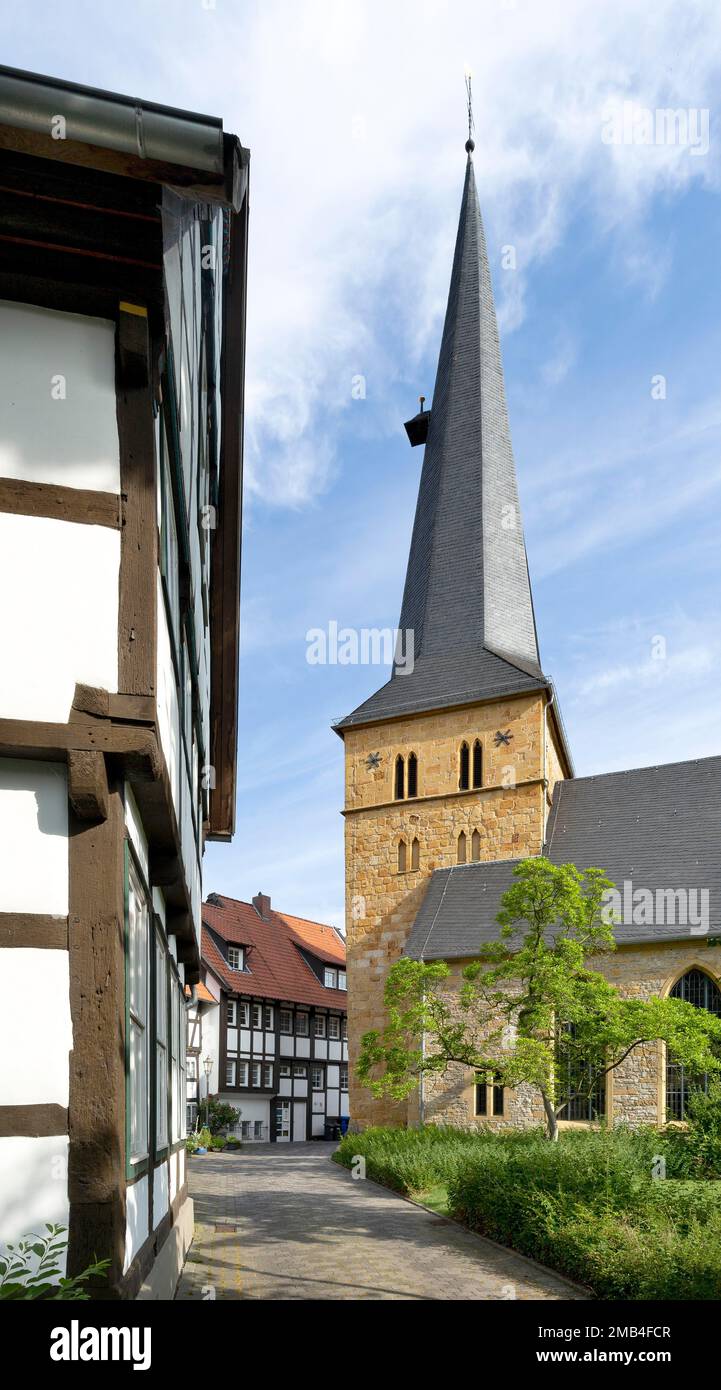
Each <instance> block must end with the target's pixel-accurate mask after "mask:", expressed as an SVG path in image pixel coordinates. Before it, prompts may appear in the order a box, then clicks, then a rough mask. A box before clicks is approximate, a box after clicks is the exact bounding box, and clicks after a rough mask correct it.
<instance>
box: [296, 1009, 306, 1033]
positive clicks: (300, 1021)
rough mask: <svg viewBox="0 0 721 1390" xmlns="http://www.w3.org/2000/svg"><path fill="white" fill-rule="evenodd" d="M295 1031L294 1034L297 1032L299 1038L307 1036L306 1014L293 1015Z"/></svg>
mask: <svg viewBox="0 0 721 1390" xmlns="http://www.w3.org/2000/svg"><path fill="white" fill-rule="evenodd" d="M295 1031H296V1034H297V1036H298V1037H299V1038H307V1036H308V1015H307V1014H296V1016H295Z"/></svg>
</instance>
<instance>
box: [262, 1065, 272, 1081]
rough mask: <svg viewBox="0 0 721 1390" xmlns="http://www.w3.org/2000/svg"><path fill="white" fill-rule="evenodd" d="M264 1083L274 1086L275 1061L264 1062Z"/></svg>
mask: <svg viewBox="0 0 721 1390" xmlns="http://www.w3.org/2000/svg"><path fill="white" fill-rule="evenodd" d="M263 1085H264V1086H272V1085H273V1063H272V1062H264V1063H263Z"/></svg>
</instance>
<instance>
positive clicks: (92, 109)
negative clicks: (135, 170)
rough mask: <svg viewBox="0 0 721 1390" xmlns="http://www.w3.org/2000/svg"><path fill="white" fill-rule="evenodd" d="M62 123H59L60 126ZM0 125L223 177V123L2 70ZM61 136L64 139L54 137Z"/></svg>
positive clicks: (27, 73) (10, 69)
mask: <svg viewBox="0 0 721 1390" xmlns="http://www.w3.org/2000/svg"><path fill="white" fill-rule="evenodd" d="M61 121H62V122H63V123H64V124H62V125H61V124H60V122H61ZM0 124H2V125H9V126H14V127H17V128H19V129H24V130H31V131H34V132H35V133H36V134H38V135H51V136H52V137H53V138H54V139H56V140H58V139H62V140H76V141H78V142H79V143H81V144H84V145H99V146H101V147H102V148H104V149H110V150H117V151H119V152H120V153H123V154H132V155H136V156H137V157H139V158H140V159H156V160H159V161H162V162H164V163H167V164H182V165H184V166H186V167H187V166H190V167H191V168H193V169H203V170H205V171H206V172H207V173H213V174H217V175H219V176H220V177H222V175H223V172H224V169H225V159H224V151H223V123H222V121H220V120H217V119H215V118H214V117H212V116H200V115H197V114H195V113H193V112H188V111H177V110H175V109H174V108H173V107H170V106H158V105H156V104H155V103H154V102H148V101H142V102H141V101H136V100H135V99H134V98H133V97H126V96H120V95H117V94H116V93H114V92H103V91H99V90H98V89H96V88H94V87H81V86H76V85H75V84H74V83H73V84H69V83H65V82H60V81H58V80H57V79H56V78H52V77H41V76H39V75H37V74H35V73H29V72H21V71H19V70H18V69H17V68H0ZM55 131H62V134H55V133H54V132H55Z"/></svg>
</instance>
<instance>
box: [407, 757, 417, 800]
mask: <svg viewBox="0 0 721 1390" xmlns="http://www.w3.org/2000/svg"><path fill="white" fill-rule="evenodd" d="M408 795H409V796H417V795H418V759H417V757H416V755H415V753H409V754H408Z"/></svg>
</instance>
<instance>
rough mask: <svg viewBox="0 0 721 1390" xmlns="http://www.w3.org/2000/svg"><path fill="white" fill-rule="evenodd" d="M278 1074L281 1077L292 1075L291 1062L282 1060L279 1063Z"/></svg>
mask: <svg viewBox="0 0 721 1390" xmlns="http://www.w3.org/2000/svg"><path fill="white" fill-rule="evenodd" d="M278 1075H279V1076H280V1077H288V1076H290V1062H281V1063H280V1065H279V1067H278Z"/></svg>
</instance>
